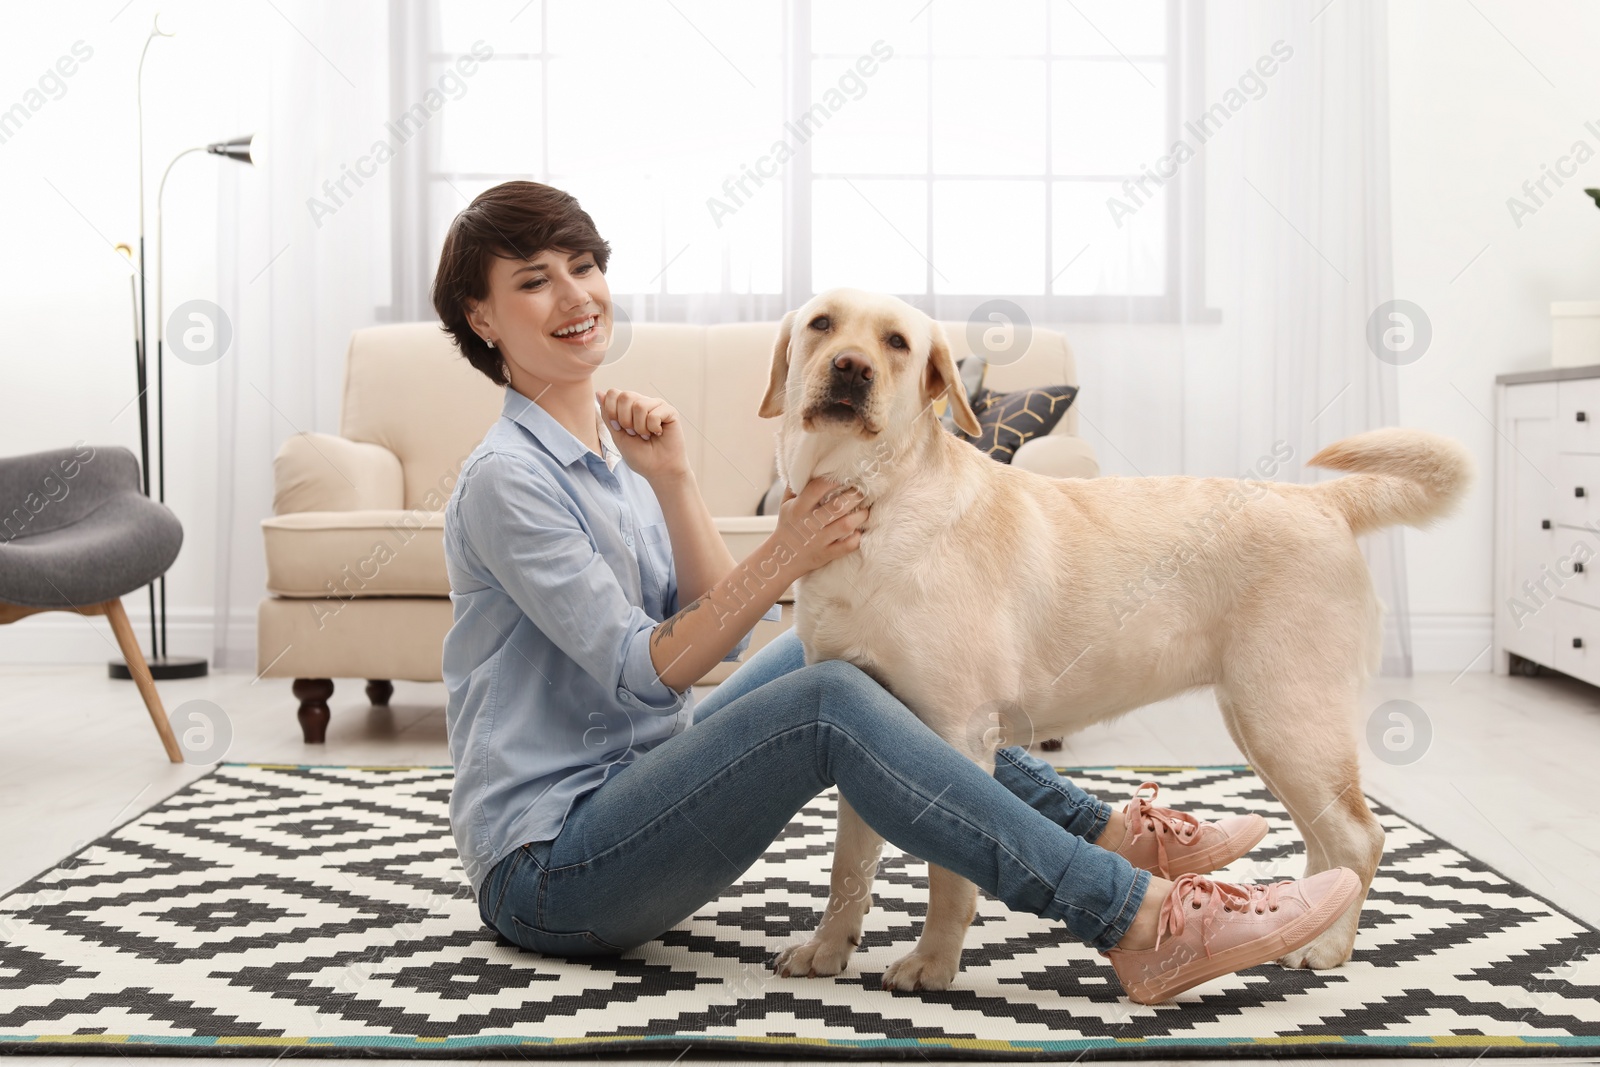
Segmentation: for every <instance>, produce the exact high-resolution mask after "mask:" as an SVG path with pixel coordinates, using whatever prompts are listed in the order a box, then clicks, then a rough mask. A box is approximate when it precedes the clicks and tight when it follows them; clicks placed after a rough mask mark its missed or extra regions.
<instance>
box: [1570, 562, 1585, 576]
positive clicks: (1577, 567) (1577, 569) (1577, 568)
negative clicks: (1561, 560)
mask: <svg viewBox="0 0 1600 1067" xmlns="http://www.w3.org/2000/svg"><path fill="white" fill-rule="evenodd" d="M1572 573H1573V574H1582V573H1583V564H1581V563H1574V564H1573V565H1572Z"/></svg>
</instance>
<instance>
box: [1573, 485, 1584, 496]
mask: <svg viewBox="0 0 1600 1067" xmlns="http://www.w3.org/2000/svg"><path fill="white" fill-rule="evenodd" d="M1572 495H1573V496H1582V495H1583V486H1581V485H1580V486H1578V487H1577V488H1576V489H1574V490H1573V491H1572Z"/></svg>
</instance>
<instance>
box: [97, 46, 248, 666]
mask: <svg viewBox="0 0 1600 1067" xmlns="http://www.w3.org/2000/svg"><path fill="white" fill-rule="evenodd" d="M173 36H176V35H175V34H171V33H166V32H164V31H163V30H162V29H161V16H160V15H159V14H158V15H157V16H156V21H155V24H154V25H153V26H152V27H151V29H150V35H149V36H148V37H146V38H145V43H144V52H141V53H140V54H139V70H138V74H137V79H138V89H137V91H136V93H135V96H136V100H137V107H138V112H139V309H138V322H137V326H138V329H137V333H138V336H137V337H136V338H135V351H134V355H135V359H136V361H137V368H136V370H137V377H138V385H139V447H140V455H141V457H142V459H143V471H144V494H145V496H149V495H150V428H149V427H150V415H149V408H148V404H147V401H146V394H147V393H148V392H149V376H148V370H147V368H146V365H145V357H146V354H147V352H148V347H147V345H146V343H145V339H146V338H147V337H148V336H149V334H148V333H147V331H146V324H145V265H144V92H143V89H144V55H145V52H148V51H149V50H150V42H151V41H153V40H155V39H156V38H157V37H173ZM252 139H253V137H252V136H246V137H235V138H233V139H232V140H228V141H217V142H214V143H212V144H207V145H196V146H195V147H193V148H186V149H184V150H183V151H182V152H179V153H178V154H177V155H176V156H174V157H173V158H172V162H171V163H168V164H167V169H166V170H164V171H162V172H161V184H160V185H159V186H157V188H156V322H157V327H156V329H157V337H156V471H157V477H156V494H157V497H156V498H157V499H158V500H160V501H161V502H162V503H166V499H167V435H166V414H165V399H166V382H165V373H164V366H163V364H164V362H165V361H164V359H163V356H164V355H165V350H166V336H167V328H166V321H165V318H164V316H165V314H166V308H165V299H164V298H165V294H164V288H165V286H164V280H165V277H166V273H167V261H166V256H165V255H164V254H163V251H162V233H163V225H162V213H161V200H162V196H163V194H164V193H165V192H166V189H167V175H168V174H170V173H172V167H173V164H175V163H177V162H178V160H180V159H182V158H183V157H184V156H186V155H188V154H190V153H191V152H201V151H204V152H209V153H210V154H212V155H217V156H226V157H227V158H229V159H236V160H238V161H240V162H241V163H251V164H253V163H254V162H255V161H254V160H253V159H252V158H251V156H250V143H251V141H252ZM158 586H159V587H160V594H159V599H160V604H159V608H158V606H157V587H158ZM225 625H226V623H225ZM150 652H151V654H150V655H149V656H147V657H146V662H147V663H148V664H149V666H150V675H151V677H152V678H155V679H158V680H159V679H170V678H200V677H203V676H204V675H205V674H206V673H207V671H208V670H209V667H208V665H207V662H206V659H205V657H203V656H172V655H168V653H167V576H166V575H165V574H163V575H161V576H160V577H158V578H157V579H156V580H155V581H153V582H151V583H150ZM107 668H108V670H109V673H110V675H111V677H113V678H121V679H125V680H131V679H132V677H133V675H132V674H131V673H130V672H129V670H128V664H127V662H126V661H125V660H120V659H114V660H112V661H111V662H110V663H109V664H108V665H107Z"/></svg>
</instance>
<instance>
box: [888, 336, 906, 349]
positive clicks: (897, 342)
mask: <svg viewBox="0 0 1600 1067" xmlns="http://www.w3.org/2000/svg"><path fill="white" fill-rule="evenodd" d="M905 346H906V339H905V338H904V337H901V336H900V335H899V334H897V333H891V334H890V335H889V347H890V348H904V347H905Z"/></svg>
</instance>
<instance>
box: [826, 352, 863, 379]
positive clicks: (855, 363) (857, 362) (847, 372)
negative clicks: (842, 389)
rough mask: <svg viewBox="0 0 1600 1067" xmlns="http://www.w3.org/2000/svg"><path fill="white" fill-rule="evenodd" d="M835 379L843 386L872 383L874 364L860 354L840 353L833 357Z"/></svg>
mask: <svg viewBox="0 0 1600 1067" xmlns="http://www.w3.org/2000/svg"><path fill="white" fill-rule="evenodd" d="M833 378H834V381H836V382H839V383H840V384H842V385H864V384H866V383H868V382H870V381H872V364H871V363H869V362H867V358H866V357H865V356H863V355H861V354H860V353H858V352H840V353H839V354H838V355H837V356H834V357H833Z"/></svg>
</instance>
